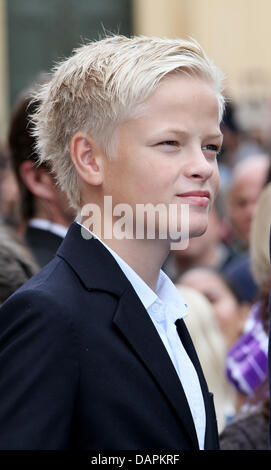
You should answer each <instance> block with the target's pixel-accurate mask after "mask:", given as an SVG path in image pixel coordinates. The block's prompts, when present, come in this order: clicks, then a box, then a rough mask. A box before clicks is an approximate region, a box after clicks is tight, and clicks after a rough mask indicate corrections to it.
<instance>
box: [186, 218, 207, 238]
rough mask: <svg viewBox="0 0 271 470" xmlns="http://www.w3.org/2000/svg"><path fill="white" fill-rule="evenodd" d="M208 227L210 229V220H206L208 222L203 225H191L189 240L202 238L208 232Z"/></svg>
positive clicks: (197, 223) (196, 223) (203, 222)
mask: <svg viewBox="0 0 271 470" xmlns="http://www.w3.org/2000/svg"><path fill="white" fill-rule="evenodd" d="M207 227H208V220H207V219H206V221H202V223H199V221H198V222H195V223H194V224H193V223H190V225H189V238H195V237H200V236H201V235H203V234H204V233H205V232H206V230H207Z"/></svg>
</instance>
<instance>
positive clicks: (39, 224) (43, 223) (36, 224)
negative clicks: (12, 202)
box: [28, 217, 68, 238]
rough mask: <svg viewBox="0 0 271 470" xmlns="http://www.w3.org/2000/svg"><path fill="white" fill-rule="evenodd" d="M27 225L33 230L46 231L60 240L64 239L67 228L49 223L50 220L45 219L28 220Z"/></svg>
mask: <svg viewBox="0 0 271 470" xmlns="http://www.w3.org/2000/svg"><path fill="white" fill-rule="evenodd" d="M28 225H29V226H30V227H33V228H39V229H40V230H47V231H48V232H51V233H54V234H55V235H58V236H59V237H61V238H65V236H66V234H67V231H68V228H67V227H65V226H64V225H61V224H56V223H54V222H50V220H47V219H39V218H37V217H34V218H33V219H30V220H29V222H28Z"/></svg>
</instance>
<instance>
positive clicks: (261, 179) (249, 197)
mask: <svg viewBox="0 0 271 470" xmlns="http://www.w3.org/2000/svg"><path fill="white" fill-rule="evenodd" d="M269 168H270V157H269V156H268V155H255V156H253V157H252V156H251V157H249V158H246V159H244V160H242V161H241V162H240V163H238V164H237V165H236V167H235V168H234V172H233V180H232V185H231V187H230V189H229V192H228V195H227V200H228V210H229V212H228V213H229V219H230V221H231V223H232V226H233V229H234V231H235V241H234V240H233V242H232V247H233V250H234V251H235V252H236V256H235V257H233V259H232V260H231V261H230V263H228V265H227V266H226V267H225V270H224V273H225V275H226V276H227V278H228V279H230V280H231V282H232V284H235V286H236V289H238V291H239V295H240V296H241V297H242V299H243V301H244V302H245V301H246V302H248V303H253V302H254V299H255V296H256V295H257V285H256V283H255V280H254V278H253V275H252V272H251V260H250V253H249V239H250V227H251V222H252V218H253V214H254V211H255V208H256V204H257V201H258V199H259V196H260V194H261V192H262V190H263V187H264V184H265V182H266V178H267V175H268V171H269Z"/></svg>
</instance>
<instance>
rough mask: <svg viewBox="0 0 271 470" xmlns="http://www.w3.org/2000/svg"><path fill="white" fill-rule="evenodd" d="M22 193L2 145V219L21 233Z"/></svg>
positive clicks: (0, 181)
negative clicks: (20, 206) (20, 208)
mask: <svg viewBox="0 0 271 470" xmlns="http://www.w3.org/2000/svg"><path fill="white" fill-rule="evenodd" d="M19 205H20V194H19V188H18V183H17V180H16V176H15V174H14V171H13V168H12V165H11V162H10V156H9V153H8V151H7V149H6V147H4V146H2V147H0V220H2V222H3V223H5V224H7V225H9V226H10V227H13V228H14V229H15V230H16V232H18V234H19V233H20V210H19Z"/></svg>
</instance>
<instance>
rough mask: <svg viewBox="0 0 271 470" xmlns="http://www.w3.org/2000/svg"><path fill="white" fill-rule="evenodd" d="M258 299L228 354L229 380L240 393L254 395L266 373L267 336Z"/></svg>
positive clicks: (263, 380)
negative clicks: (242, 330)
mask: <svg viewBox="0 0 271 470" xmlns="http://www.w3.org/2000/svg"><path fill="white" fill-rule="evenodd" d="M260 307H261V304H260V302H257V303H256V304H255V305H254V306H253V307H252V308H251V310H250V313H249V316H248V319H247V321H246V324H245V328H244V332H243V334H242V336H241V337H240V338H239V339H238V340H237V342H236V343H235V344H234V345H233V346H232V348H231V349H230V350H229V352H228V354H227V361H226V373H227V377H228V379H229V380H230V381H231V382H232V383H233V384H234V386H235V387H236V388H237V390H239V391H240V392H242V393H244V394H245V395H247V396H250V397H251V396H253V395H254V394H255V392H256V390H257V389H258V388H259V387H260V386H261V385H262V384H263V383H264V382H265V380H266V378H267V372H268V335H267V334H266V332H265V331H264V329H263V325H262V321H261V319H260V316H259V314H260Z"/></svg>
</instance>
